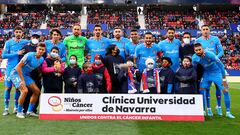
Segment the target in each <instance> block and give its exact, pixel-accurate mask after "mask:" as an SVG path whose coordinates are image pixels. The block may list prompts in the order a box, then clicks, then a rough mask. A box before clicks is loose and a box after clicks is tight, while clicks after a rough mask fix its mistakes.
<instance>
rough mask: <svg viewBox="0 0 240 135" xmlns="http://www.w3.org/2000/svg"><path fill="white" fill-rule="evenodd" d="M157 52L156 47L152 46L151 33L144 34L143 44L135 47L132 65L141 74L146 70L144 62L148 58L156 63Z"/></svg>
mask: <svg viewBox="0 0 240 135" xmlns="http://www.w3.org/2000/svg"><path fill="white" fill-rule="evenodd" d="M158 52H159V48H158V46H157V45H156V44H153V34H152V33H151V32H146V33H145V35H144V43H143V44H140V45H138V46H137V47H136V49H135V54H134V63H136V64H137V67H138V69H139V71H140V72H141V73H142V71H143V70H144V69H145V68H146V65H145V61H146V60H147V59H148V58H152V59H153V60H154V62H155V63H156V59H157V53H158Z"/></svg>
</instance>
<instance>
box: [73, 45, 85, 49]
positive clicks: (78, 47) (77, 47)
mask: <svg viewBox="0 0 240 135" xmlns="http://www.w3.org/2000/svg"><path fill="white" fill-rule="evenodd" d="M70 49H83V47H80V46H76V47H73V46H71V47H70Z"/></svg>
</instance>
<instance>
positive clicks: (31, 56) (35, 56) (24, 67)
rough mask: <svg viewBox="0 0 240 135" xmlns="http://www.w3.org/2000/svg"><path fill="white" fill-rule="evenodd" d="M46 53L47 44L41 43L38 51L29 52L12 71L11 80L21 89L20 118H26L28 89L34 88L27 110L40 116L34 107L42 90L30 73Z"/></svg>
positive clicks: (39, 63) (31, 114) (30, 114)
mask: <svg viewBox="0 0 240 135" xmlns="http://www.w3.org/2000/svg"><path fill="white" fill-rule="evenodd" d="M44 53H45V44H44V43H39V44H38V46H37V49H36V52H29V53H27V54H26V55H25V56H24V57H23V58H22V59H21V61H20V62H19V63H18V65H17V66H16V67H15V68H14V69H13V70H12V71H11V80H12V82H13V84H14V86H15V87H16V88H17V89H19V90H20V92H21V94H20V97H19V100H18V110H17V111H18V112H17V115H16V116H17V117H18V118H25V116H24V113H23V112H22V108H23V103H24V100H25V97H26V95H27V93H28V89H30V90H32V92H33V94H32V96H31V99H30V104H29V107H28V110H27V114H28V115H29V116H38V115H37V114H35V113H33V108H34V106H35V103H36V101H37V99H38V96H39V94H40V90H39V88H38V87H37V85H36V84H35V82H34V81H33V80H32V78H31V77H30V75H29V73H30V72H31V71H32V70H34V69H35V68H37V67H39V66H40V65H41V64H42V63H43V60H44V59H43V57H42V55H43V54H44Z"/></svg>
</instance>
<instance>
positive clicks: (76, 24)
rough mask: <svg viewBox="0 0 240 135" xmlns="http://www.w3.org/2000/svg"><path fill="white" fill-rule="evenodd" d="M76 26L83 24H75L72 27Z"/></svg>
mask: <svg viewBox="0 0 240 135" xmlns="http://www.w3.org/2000/svg"><path fill="white" fill-rule="evenodd" d="M74 26H79V27H80V28H81V25H80V24H79V23H75V24H73V26H72V28H73V27H74Z"/></svg>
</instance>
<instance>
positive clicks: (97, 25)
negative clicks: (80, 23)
mask: <svg viewBox="0 0 240 135" xmlns="http://www.w3.org/2000/svg"><path fill="white" fill-rule="evenodd" d="M96 27H100V28H101V29H102V26H101V25H99V24H96V25H94V29H95V28H96Z"/></svg>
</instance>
